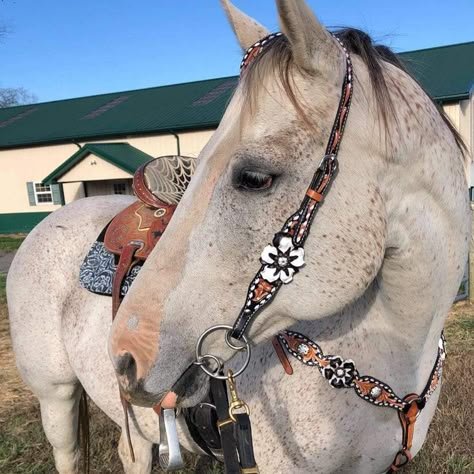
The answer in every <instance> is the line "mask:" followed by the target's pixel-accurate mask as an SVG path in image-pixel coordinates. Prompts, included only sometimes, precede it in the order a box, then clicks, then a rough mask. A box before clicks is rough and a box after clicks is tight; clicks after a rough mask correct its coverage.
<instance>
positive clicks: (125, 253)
mask: <svg viewBox="0 0 474 474" xmlns="http://www.w3.org/2000/svg"><path fill="white" fill-rule="evenodd" d="M195 165H196V160H195V158H191V157H184V156H163V157H159V158H156V159H154V160H152V161H149V162H148V163H145V164H144V165H143V166H141V167H140V168H138V170H137V171H136V172H135V174H134V176H133V190H134V192H135V195H136V196H137V198H138V200H137V201H136V202H134V203H133V204H131V205H130V206H128V207H127V208H125V209H124V210H123V211H121V212H120V213H119V214H118V215H117V216H115V217H114V219H113V220H112V221H111V222H110V223H109V225H108V226H107V229H106V231H105V235H104V246H105V248H106V249H107V251H109V252H110V253H112V254H114V255H116V256H117V257H116V258H118V264H117V267H116V270H115V275H114V278H113V283H112V316H113V317H115V315H116V313H117V311H118V308H119V306H120V302H121V300H122V298H123V294H122V291H121V289H122V285H123V282H124V279H125V278H126V277H127V276H128V275H129V274H130V271H131V269H132V268H133V267H134V266H135V265H136V264H139V263H143V262H144V261H145V260H146V259H147V258H148V256H149V255H150V252H151V251H152V250H153V248H154V247H155V245H156V244H157V242H158V241H159V240H160V238H161V236H162V235H163V232H164V231H165V229H166V227H167V226H168V224H169V222H170V220H171V217H172V216H173V214H174V211H175V209H176V206H177V205H178V203H179V201H180V200H181V197H182V195H183V193H184V191H185V190H186V187H187V185H188V183H189V181H190V179H191V176H192V174H193V173H194V169H195Z"/></svg>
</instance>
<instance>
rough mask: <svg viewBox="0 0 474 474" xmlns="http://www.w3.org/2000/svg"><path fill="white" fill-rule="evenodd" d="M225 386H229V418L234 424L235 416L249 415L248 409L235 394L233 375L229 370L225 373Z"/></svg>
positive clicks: (235, 421)
mask: <svg viewBox="0 0 474 474" xmlns="http://www.w3.org/2000/svg"><path fill="white" fill-rule="evenodd" d="M227 385H228V386H229V392H230V405H229V417H230V419H231V420H232V421H233V422H234V423H237V418H236V417H235V415H236V414H238V413H246V414H247V415H250V408H249V406H248V405H247V404H246V403H245V402H244V401H243V400H241V399H240V397H239V395H238V393H237V387H236V385H235V379H234V373H233V372H232V370H231V369H229V370H228V372H227Z"/></svg>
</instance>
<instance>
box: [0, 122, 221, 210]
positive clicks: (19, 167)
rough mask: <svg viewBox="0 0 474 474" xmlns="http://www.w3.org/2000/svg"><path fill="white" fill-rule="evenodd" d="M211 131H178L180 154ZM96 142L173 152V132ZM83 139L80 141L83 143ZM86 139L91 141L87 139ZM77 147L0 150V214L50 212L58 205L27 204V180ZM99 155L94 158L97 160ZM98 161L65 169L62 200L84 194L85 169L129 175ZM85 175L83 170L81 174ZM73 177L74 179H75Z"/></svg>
mask: <svg viewBox="0 0 474 474" xmlns="http://www.w3.org/2000/svg"><path fill="white" fill-rule="evenodd" d="M212 133H213V131H212V130H207V131H196V132H185V133H180V134H179V137H180V144H181V154H183V155H189V156H197V155H198V154H199V153H200V151H201V150H202V148H203V147H204V145H205V144H206V143H207V141H208V140H209V138H210V137H211V135H212ZM96 142H97V143H113V142H127V143H130V145H132V146H134V147H136V148H138V149H139V150H142V151H144V152H145V153H148V154H149V155H151V156H153V157H157V156H161V155H175V154H176V153H177V142H176V137H175V136H173V135H155V136H148V137H129V138H127V137H122V138H118V139H115V140H96ZM85 143H86V142H83V143H80V144H81V145H85ZM87 143H94V142H93V141H88V142H87ZM77 150H78V147H77V145H75V144H72V143H71V144H66V145H50V146H37V147H29V148H22V149H15V150H0V169H1V175H2V187H1V188H0V214H8V213H16V212H50V211H54V210H55V209H58V208H59V207H60V206H55V205H52V204H42V205H37V206H30V204H29V201H28V192H27V182H30V181H32V182H40V181H41V180H42V179H43V178H45V177H46V176H48V175H49V174H50V173H51V172H52V171H53V170H54V169H56V168H57V167H58V166H60V165H61V164H62V163H64V161H66V160H67V159H68V158H69V157H70V156H72V155H73V154H74V153H76V151H77ZM99 160H100V159H98V158H96V161H97V162H99ZM100 161H101V163H100V165H97V167H96V168H95V169H92V170H88V167H89V168H94V165H93V166H91V165H90V157H87V158H86V159H85V160H84V164H83V166H77V167H75V168H74V169H73V170H71V171H69V172H68V173H67V178H68V181H69V182H68V183H66V184H65V185H64V197H65V201H66V203H68V202H71V201H73V200H75V199H79V198H81V197H84V189H83V187H82V184H81V181H82V179H81V178H82V177H84V175H81V174H80V173H83V172H85V170H86V169H87V170H88V171H91V172H92V173H95V172H97V176H96V177H95V178H93V179H100V180H102V179H104V176H103V175H100V176H99V173H98V171H99V170H100V171H104V170H105V168H106V166H105V165H104V166H103V164H104V163H106V164H107V165H108V167H107V169H108V170H109V171H110V172H111V173H112V174H111V175H109V176H108V177H107V179H111V178H117V179H118V178H124V177H129V175H128V174H126V173H125V172H124V171H122V170H120V169H117V168H115V167H113V166H112V165H110V164H109V163H107V162H103V160H100ZM85 176H87V173H86V174H85ZM76 180H77V181H76Z"/></svg>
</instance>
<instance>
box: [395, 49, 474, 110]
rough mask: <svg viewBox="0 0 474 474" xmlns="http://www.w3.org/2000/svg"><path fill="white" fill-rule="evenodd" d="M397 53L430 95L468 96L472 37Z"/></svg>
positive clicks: (473, 70) (472, 79) (473, 63)
mask: <svg viewBox="0 0 474 474" xmlns="http://www.w3.org/2000/svg"><path fill="white" fill-rule="evenodd" d="M399 56H400V57H401V59H402V60H403V62H404V63H405V64H406V66H407V67H408V69H409V70H410V72H411V73H412V74H413V75H414V76H415V77H416V78H417V79H418V81H419V82H420V83H421V84H422V86H423V87H424V88H425V90H426V91H427V92H428V94H430V95H431V97H432V98H433V99H435V100H438V101H441V102H447V101H452V100H454V101H455V100H462V99H467V98H468V97H469V91H470V89H471V87H472V86H473V85H474V41H471V42H469V43H461V44H453V45H449V46H440V47H438V48H430V49H420V50H418V51H408V52H406V53H400V54H399Z"/></svg>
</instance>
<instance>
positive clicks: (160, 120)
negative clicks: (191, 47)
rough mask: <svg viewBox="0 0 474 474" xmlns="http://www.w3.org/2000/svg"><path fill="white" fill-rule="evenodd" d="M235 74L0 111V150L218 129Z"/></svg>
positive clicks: (235, 78)
mask: <svg viewBox="0 0 474 474" xmlns="http://www.w3.org/2000/svg"><path fill="white" fill-rule="evenodd" d="M237 81H238V78H237V77H226V78H221V79H211V80H207V81H199V82H191V83H186V84H176V85H171V86H163V87H154V88H151V89H140V90H135V91H127V92H117V93H113V94H104V95H96V96H92V97H82V98H78V99H68V100H60V101H55V102H46V103H43V104H32V105H25V106H19V107H10V108H6V109H0V149H2V148H13V147H18V146H25V145H41V144H52V143H65V142H71V141H74V140H76V141H87V140H100V139H103V138H106V137H124V136H128V135H143V134H150V133H160V132H161V133H166V132H169V131H176V132H178V131H183V130H196V129H206V128H214V127H216V126H217V125H218V124H219V122H220V120H221V118H222V115H223V114H224V110H225V108H226V106H227V103H228V101H229V98H230V96H231V94H232V92H233V90H234V89H235V86H236V85H237Z"/></svg>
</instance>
